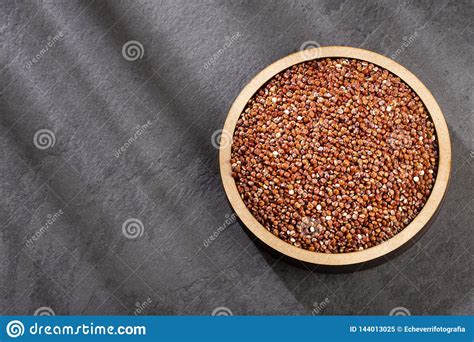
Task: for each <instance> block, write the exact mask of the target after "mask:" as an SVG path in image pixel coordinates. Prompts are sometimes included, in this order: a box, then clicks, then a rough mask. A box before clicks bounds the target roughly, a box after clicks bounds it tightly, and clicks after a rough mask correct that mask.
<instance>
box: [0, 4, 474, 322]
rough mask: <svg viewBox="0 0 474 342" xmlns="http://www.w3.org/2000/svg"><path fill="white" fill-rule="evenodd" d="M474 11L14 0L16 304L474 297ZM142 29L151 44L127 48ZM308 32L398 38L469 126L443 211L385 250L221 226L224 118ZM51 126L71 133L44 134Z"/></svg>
mask: <svg viewBox="0 0 474 342" xmlns="http://www.w3.org/2000/svg"><path fill="white" fill-rule="evenodd" d="M473 17H474V10H473V3H472V1H454V0H453V1H413V2H412V1H388V0H387V1H308V2H283V1H280V2H262V1H258V2H257V1H245V2H239V1H232V2H230V1H229V2H199V3H197V2H196V3H191V2H185V1H166V2H158V1H156V2H154V1H138V2H135V1H133V2H132V1H126V2H123V1H122V2H120V1H110V2H94V3H90V2H86V1H84V2H78V1H68V2H66V1H64V2H59V1H58V2H54V1H44V2H36V1H35V2H30V1H8V0H7V1H4V2H3V3H2V10H1V27H0V30H1V31H0V32H1V36H0V37H1V38H0V39H1V45H2V52H1V63H2V66H1V78H0V82H1V95H0V96H1V97H0V99H1V100H0V101H1V125H0V137H1V138H0V144H1V151H2V158H1V162H0V168H1V171H0V172H1V177H2V181H1V196H0V201H1V214H0V215H1V223H2V228H1V231H0V260H1V262H0V312H1V313H2V314H33V312H34V311H35V310H36V309H38V308H42V307H46V308H50V309H51V310H53V311H54V312H55V313H56V314H64V315H67V314H133V313H140V314H204V315H207V314H210V313H211V312H212V311H213V309H215V308H217V307H227V308H229V309H230V310H231V311H232V312H233V313H234V314H311V313H312V312H313V310H314V309H318V310H319V311H320V313H321V314H357V313H360V314H376V315H385V314H388V313H389V312H390V311H391V310H392V309H393V308H395V307H404V308H406V309H408V310H409V311H410V312H411V313H412V314H472V313H473V289H472V288H473V281H472V279H473V278H472V246H473V240H472V236H473V235H472V227H473V226H472V217H473V215H472V214H473V209H474V205H473V200H472V197H473V196H472V195H473V184H474V181H473V172H472V170H473V168H472V167H473V158H474V152H473V150H474V147H473V140H472V137H473V132H472V119H473V116H472V108H473V107H474V103H473V99H472V94H473V55H474V47H473V31H474V27H473V24H472V18H473ZM61 33H62V37H61ZM235 35H238V37H237V39H233V38H232V37H233V36H234V38H235ZM58 37H59V38H58ZM413 37H414V39H413ZM130 40H135V41H138V42H140V43H141V44H142V45H143V48H144V54H143V57H142V58H141V59H138V60H136V61H127V60H126V59H125V58H124V57H123V56H122V46H123V45H124V44H125V43H126V42H128V41H130ZM48 41H49V42H50V43H49V45H50V46H48ZM306 41H316V42H317V43H319V44H321V45H348V46H355V47H363V48H367V49H370V50H373V51H376V52H378V53H381V54H384V55H387V56H392V55H394V57H395V58H396V59H397V60H398V61H399V62H400V63H402V64H403V65H405V66H406V67H407V68H408V69H410V70H411V71H413V72H414V73H415V74H416V75H417V76H418V77H419V78H420V79H421V80H422V81H423V82H424V83H425V84H426V85H427V87H428V88H429V89H430V90H431V91H432V93H433V95H434V96H435V97H436V98H437V99H438V101H439V104H440V106H441V107H442V109H443V111H444V114H445V116H446V119H447V121H448V124H449V127H450V130H451V138H452V148H453V172H452V175H453V177H452V183H451V186H450V189H449V193H448V194H447V198H446V201H445V204H444V206H443V208H442V209H441V211H440V213H439V216H438V217H437V219H436V221H435V222H434V224H433V226H432V227H431V228H430V229H429V231H428V232H427V233H426V234H425V235H424V236H423V237H422V238H421V239H420V240H419V242H418V243H417V244H416V245H415V246H413V247H412V248H411V249H409V250H408V251H406V252H405V253H404V254H403V255H401V256H400V257H397V258H396V259H394V260H392V261H390V262H387V263H385V264H383V265H380V266H378V267H375V268H372V269H369V270H365V271H361V272H356V273H348V274H324V273H320V272H318V271H317V270H313V269H308V268H305V266H302V265H296V266H295V265H293V264H289V263H287V262H286V261H284V260H281V259H280V258H279V257H278V256H274V255H271V254H269V253H268V252H267V251H266V250H264V249H262V248H260V247H259V246H258V245H256V244H255V243H254V242H252V238H251V237H250V236H248V235H247V234H246V233H245V231H244V230H243V229H242V228H241V227H240V225H239V223H238V222H235V223H232V224H231V225H230V226H228V227H227V228H226V229H225V230H224V231H223V232H222V233H220V234H219V236H218V238H217V239H216V240H214V241H213V242H212V243H211V244H210V245H209V246H208V247H207V248H206V247H205V246H204V240H205V239H207V238H208V237H209V236H210V235H212V234H213V233H214V232H216V231H217V230H218V229H219V227H221V226H222V225H224V224H225V221H226V215H231V214H232V210H231V208H230V207H229V205H228V203H227V201H226V198H225V195H224V192H223V189H222V187H221V185H220V179H219V174H218V161H217V156H218V150H217V149H215V148H214V147H213V145H212V143H211V136H212V134H213V133H214V132H215V131H216V130H218V129H219V128H221V127H222V125H223V123H224V120H225V117H226V113H227V111H228V108H229V106H230V105H231V103H232V101H233V100H234V98H235V97H236V96H237V94H238V93H239V91H240V89H241V88H242V87H243V86H244V85H245V84H246V82H248V81H249V80H250V79H251V78H252V77H253V76H254V75H255V74H256V73H257V72H258V71H259V70H261V69H262V68H264V67H265V66H266V65H268V64H269V63H271V62H273V61H275V60H276V59H278V58H281V57H283V56H285V55H287V54H289V53H291V52H294V51H296V50H298V49H299V48H300V46H301V45H302V44H303V43H304V42H306ZM226 42H227V43H226ZM228 45H230V46H228ZM406 45H407V46H406ZM42 50H43V52H42ZM219 50H222V51H220V52H219ZM397 51H398V52H397ZM214 55H215V56H216V57H215V58H213V56H214ZM35 56H36V57H35ZM148 121H150V122H151V125H149V126H148V127H146V128H145V129H143V130H142V131H141V133H142V134H140V135H137V136H136V139H132V140H131V141H130V144H129V145H127V144H126V143H127V141H128V140H129V139H130V138H134V134H135V132H136V127H137V125H144V124H147V122H148ZM40 129H48V130H50V131H51V132H52V133H53V134H54V138H55V141H54V145H53V146H51V147H49V148H47V149H40V148H37V147H36V146H35V144H34V136H35V133H36V132H38V130H40ZM121 147H123V149H124V150H126V151H125V152H122V153H121V154H120V155H119V157H116V156H115V155H114V152H115V151H117V150H118V149H120V148H121ZM60 210H61V211H60ZM61 213H62V214H61ZM48 215H50V216H48ZM49 217H50V218H49ZM130 218H137V219H139V220H140V221H141V222H142V224H143V227H144V229H143V234H142V235H141V236H140V237H138V238H136V239H128V238H127V237H126V236H125V235H124V234H123V232H122V225H123V223H124V222H125V221H126V220H128V219H130ZM48 219H49V221H50V222H51V224H48V225H47V226H46V224H47V222H48ZM53 221H54V222H53ZM42 227H43V228H42ZM33 236H35V237H36V240H32V241H30V243H28V239H31V238H32V237H33ZM323 302H324V304H321V303H323ZM318 310H316V311H318Z"/></svg>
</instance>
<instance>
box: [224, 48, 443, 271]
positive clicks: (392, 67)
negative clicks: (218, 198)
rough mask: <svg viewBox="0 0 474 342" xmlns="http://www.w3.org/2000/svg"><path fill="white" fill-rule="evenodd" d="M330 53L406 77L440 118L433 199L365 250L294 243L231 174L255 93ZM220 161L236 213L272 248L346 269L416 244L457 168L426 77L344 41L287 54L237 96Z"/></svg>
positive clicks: (432, 113) (435, 117)
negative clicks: (273, 227) (257, 209)
mask: <svg viewBox="0 0 474 342" xmlns="http://www.w3.org/2000/svg"><path fill="white" fill-rule="evenodd" d="M327 57H343V58H354V59H358V60H362V61H367V62H370V63H373V64H375V65H378V66H380V67H382V68H384V69H387V70H388V71H390V72H392V73H393V74H395V75H397V76H398V77H400V78H401V79H402V80H403V81H404V82H405V83H406V84H408V85H409V86H410V87H411V88H412V89H413V90H414V91H415V93H416V94H417V95H418V96H419V97H420V99H421V100H422V101H423V103H424V104H425V106H426V108H427V110H428V112H429V114H430V116H431V118H432V120H433V122H434V125H435V129H436V136H437V139H438V146H439V147H438V148H439V159H438V172H437V175H436V180H435V183H434V186H433V189H432V191H431V194H430V196H429V198H428V201H427V202H426V203H425V206H424V207H423V208H422V210H421V211H420V213H419V214H418V215H417V216H416V217H415V219H414V220H413V221H412V222H411V223H410V224H409V225H408V226H407V227H405V229H403V230H402V231H401V232H399V233H398V234H397V235H395V236H394V237H392V238H390V239H389V240H387V241H384V242H382V243H380V244H379V245H377V246H374V247H371V248H368V249H364V250H360V251H355V252H349V253H339V254H326V253H318V252H311V251H309V250H305V249H302V248H298V247H295V246H293V245H290V244H289V243H287V242H285V241H283V240H281V239H280V238H278V237H276V236H275V235H273V234H272V233H270V232H269V231H268V230H267V229H266V228H265V227H264V226H263V225H262V224H260V223H259V222H258V221H257V220H256V219H255V217H254V216H253V215H252V214H251V212H250V211H249V210H248V209H247V207H246V205H245V203H244V202H243V200H242V199H241V197H240V194H239V192H238V190H237V186H236V184H235V181H234V179H233V178H232V176H231V163H230V158H231V147H232V137H233V135H234V129H235V125H236V123H237V120H238V119H239V117H240V115H241V113H242V112H243V110H244V108H245V106H246V105H247V103H248V101H249V100H250V99H251V98H252V96H253V95H254V94H255V93H256V92H257V91H258V90H259V89H260V88H261V87H262V86H263V85H264V84H265V83H266V82H267V81H269V80H270V79H271V78H272V77H273V76H275V75H276V74H278V73H279V72H281V71H283V70H285V69H287V68H289V67H291V66H293V65H295V64H299V63H302V62H305V61H309V60H314V59H319V58H327ZM219 163H220V172H221V177H222V182H223V184H224V189H225V192H226V194H227V197H228V199H229V201H230V203H231V205H232V207H233V208H234V210H235V213H236V214H237V216H238V217H239V218H240V219H241V221H242V222H243V223H244V225H245V226H246V227H247V228H248V229H249V230H250V231H251V232H252V233H253V234H254V235H255V236H256V237H257V238H258V239H260V240H261V241H262V242H264V243H265V244H266V245H268V246H269V247H271V248H272V249H274V250H276V251H278V252H280V253H283V254H284V255H286V256H288V257H290V258H293V259H297V260H301V261H304V262H308V263H312V264H317V265H324V266H329V267H335V268H338V267H341V268H343V267H347V266H355V265H359V266H360V264H362V263H368V262H374V263H376V262H377V261H379V262H380V261H382V260H383V259H384V258H385V257H387V256H388V255H391V254H394V253H395V252H396V251H397V250H399V251H400V250H402V247H407V246H408V245H410V244H409V242H413V241H414V240H415V237H419V236H420V233H421V232H422V231H423V230H424V229H423V228H425V227H427V224H428V223H429V222H430V220H431V218H432V217H433V216H434V215H435V213H436V211H437V209H438V207H439V206H440V204H441V201H442V199H443V197H444V195H445V193H446V190H447V186H448V181H449V174H450V170H451V142H450V138H449V131H448V127H447V125H446V121H445V119H444V116H443V113H442V112H441V109H440V108H439V106H438V104H437V102H436V100H435V99H434V97H433V95H431V93H430V91H429V90H428V89H427V88H426V87H425V86H424V85H423V83H421V81H420V80H419V79H418V78H417V77H416V76H415V75H413V74H412V73H411V72H410V71H408V70H407V69H405V68H404V67H403V66H401V65H400V64H398V63H397V62H395V61H393V60H391V59H389V58H387V57H384V56H382V55H379V54H377V53H374V52H371V51H367V50H363V49H357V48H352V47H344V46H327V47H321V48H314V49H309V50H303V51H299V52H297V53H294V54H291V55H289V56H287V57H284V58H282V59H280V60H278V61H276V62H274V63H273V64H271V65H269V66H268V67H266V68H265V69H264V70H263V71H261V72H260V73H259V74H258V75H257V76H255V77H254V78H253V79H252V80H251V81H250V82H249V83H248V84H247V85H246V86H245V88H244V89H243V90H242V91H241V93H240V94H239V96H238V97H237V99H236V100H235V101H234V103H233V105H232V107H231V108H230V110H229V113H228V115H227V119H226V122H225V125H224V128H223V130H222V133H221V142H220V154H219ZM369 264H370V263H369Z"/></svg>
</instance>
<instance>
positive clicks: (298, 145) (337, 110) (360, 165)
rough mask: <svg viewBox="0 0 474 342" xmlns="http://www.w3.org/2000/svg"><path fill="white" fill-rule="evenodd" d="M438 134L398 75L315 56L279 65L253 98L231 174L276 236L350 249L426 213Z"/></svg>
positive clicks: (326, 248)
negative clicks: (296, 62)
mask: <svg viewBox="0 0 474 342" xmlns="http://www.w3.org/2000/svg"><path fill="white" fill-rule="evenodd" d="M436 141H437V140H436V138H435V129H434V124H433V122H432V121H431V118H430V116H429V114H428V112H427V110H426V108H425V106H424V105H423V103H422V101H421V100H420V99H419V97H418V96H417V95H416V94H415V93H414V92H413V91H412V90H411V88H409V87H408V86H407V85H406V84H405V83H404V82H403V81H402V80H400V78H398V77H396V76H395V75H393V74H391V73H390V72H388V71H387V70H384V69H381V68H380V67H377V66H375V65H373V64H371V63H367V62H362V61H359V60H350V59H345V58H337V59H322V60H315V61H310V62H305V63H301V64H298V65H295V66H292V67H290V68H289V69H287V70H284V71H282V72H280V73H279V74H277V75H276V76H274V77H273V78H272V79H271V80H270V81H269V82H268V83H267V84H266V85H265V86H263V87H262V89H261V90H260V91H259V92H257V93H256V94H255V95H254V97H253V98H252V99H251V100H250V101H249V102H248V104H247V106H246V108H245V109H244V111H243V113H242V114H241V116H240V118H239V120H238V122H237V125H236V128H235V133H234V137H233V144H232V156H231V165H232V177H233V178H234V179H235V182H236V185H237V189H238V191H239V193H240V195H241V197H242V199H243V201H244V202H245V204H246V206H247V207H248V209H249V210H250V211H251V213H252V214H253V215H254V216H255V218H256V219H257V220H258V221H259V222H260V223H261V224H262V225H263V226H264V227H265V228H266V229H267V230H268V231H270V232H272V233H273V234H274V235H276V236H278V237H279V238H281V239H282V240H284V241H286V242H287V243H290V244H292V245H294V246H296V247H299V248H304V249H307V250H310V251H315V252H322V253H346V252H352V251H357V250H363V249H366V248H370V247H373V246H375V245H377V244H380V243H381V242H383V241H385V240H387V239H390V238H391V237H393V236H394V235H396V234H397V233H398V232H400V231H401V230H403V229H404V228H405V227H406V226H407V225H408V224H409V223H410V222H411V221H412V220H413V219H414V218H415V216H416V215H417V214H418V213H419V212H420V210H421V209H422V208H423V206H424V204H425V203H426V201H427V199H428V197H429V195H430V192H431V189H432V187H433V185H434V181H435V176H436V167H437V160H438V147H437V142H436ZM425 170H427V171H425Z"/></svg>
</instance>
